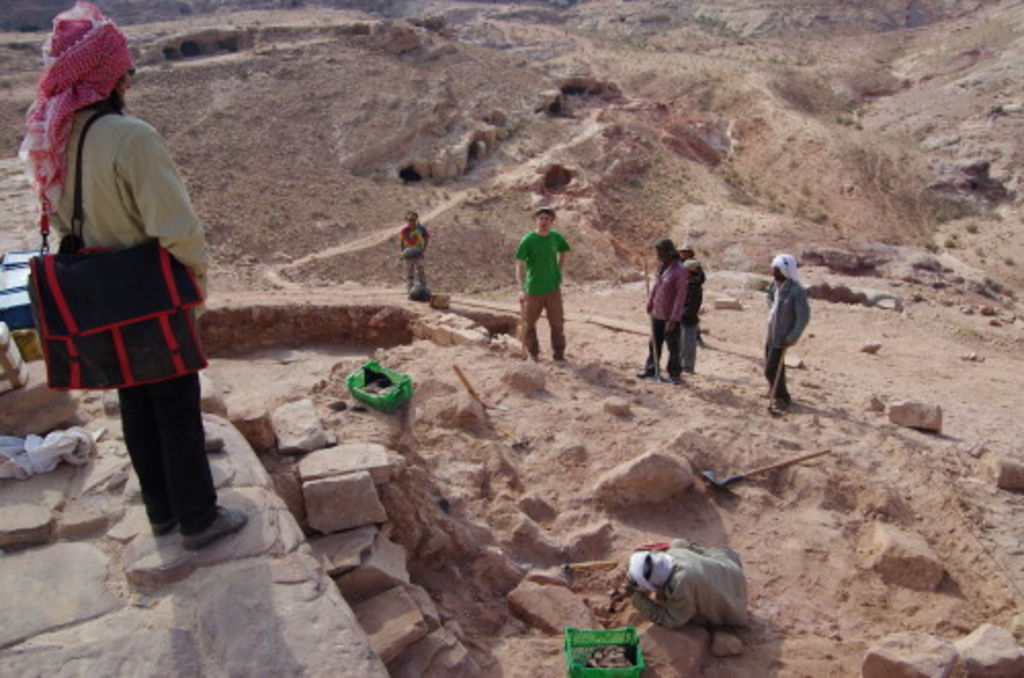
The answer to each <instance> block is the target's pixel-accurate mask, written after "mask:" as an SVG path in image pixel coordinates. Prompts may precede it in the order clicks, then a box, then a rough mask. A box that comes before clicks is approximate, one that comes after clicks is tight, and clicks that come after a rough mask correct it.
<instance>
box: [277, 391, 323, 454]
mask: <svg viewBox="0 0 1024 678" xmlns="http://www.w3.org/2000/svg"><path fill="white" fill-rule="evenodd" d="M270 419H271V422H273V425H274V434H275V435H276V436H277V451H278V453H279V454H302V453H305V452H313V451H314V450H319V449H321V448H323V447H324V446H326V445H327V432H326V431H324V427H323V425H322V424H321V423H320V417H319V416H317V413H316V408H314V407H313V401H312V400H310V399H309V398H303V399H301V400H295V401H292V402H290V403H285V404H284V405H281V406H280V407H278V408H277V409H276V410H274V412H273V413H272V414H271V415H270Z"/></svg>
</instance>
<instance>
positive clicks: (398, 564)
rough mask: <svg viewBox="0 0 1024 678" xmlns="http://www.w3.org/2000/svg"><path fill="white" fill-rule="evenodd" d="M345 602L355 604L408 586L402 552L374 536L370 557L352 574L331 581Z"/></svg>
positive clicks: (367, 556)
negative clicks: (396, 587) (336, 586)
mask: <svg viewBox="0 0 1024 678" xmlns="http://www.w3.org/2000/svg"><path fill="white" fill-rule="evenodd" d="M334 581H335V582H336V583H337V584H338V589H339V590H340V591H341V593H342V595H343V596H345V600H347V601H349V602H352V603H357V602H360V601H362V600H366V599H367V598H372V597H373V596H375V595H377V594H378V593H381V592H383V591H386V590H387V589H389V588H392V587H394V586H398V585H399V584H408V583H409V571H408V570H407V569H406V555H405V549H404V548H403V547H402V546H401V545H399V544H396V543H394V542H393V541H391V540H390V539H388V538H386V537H384V536H382V535H378V536H377V539H376V540H375V541H374V542H373V548H372V549H371V550H370V553H369V554H368V555H366V556H364V557H363V562H362V563H361V564H360V565H359V567H357V568H355V569H354V570H349V571H348V572H346V573H345V574H343V575H342V576H340V577H337V578H335V580H334Z"/></svg>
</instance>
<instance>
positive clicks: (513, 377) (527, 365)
mask: <svg viewBox="0 0 1024 678" xmlns="http://www.w3.org/2000/svg"><path fill="white" fill-rule="evenodd" d="M501 380H502V381H503V382H505V383H506V384H508V385H509V386H511V387H512V388H514V389H516V390H517V391H522V392H523V393H533V392H536V391H543V390H544V389H545V387H546V385H547V384H546V377H545V376H544V370H543V369H541V368H540V366H539V365H536V364H534V363H531V362H522V363H516V364H514V365H512V367H509V368H508V369H507V370H505V374H503V375H502V377H501Z"/></svg>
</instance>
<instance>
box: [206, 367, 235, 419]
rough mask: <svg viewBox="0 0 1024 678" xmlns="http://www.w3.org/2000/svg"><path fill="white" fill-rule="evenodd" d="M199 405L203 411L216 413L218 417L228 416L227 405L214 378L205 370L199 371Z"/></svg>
mask: <svg viewBox="0 0 1024 678" xmlns="http://www.w3.org/2000/svg"><path fill="white" fill-rule="evenodd" d="M199 393H200V406H201V407H202V410H203V412H209V413H210V414H216V415H217V416H218V417H227V416H228V405H227V403H226V402H225V401H224V395H223V393H222V392H221V389H220V386H218V385H217V382H216V380H215V379H214V378H213V377H211V376H210V375H209V374H208V373H207V372H200V373H199Z"/></svg>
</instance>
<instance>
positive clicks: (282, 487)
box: [270, 471, 309, 530]
mask: <svg viewBox="0 0 1024 678" xmlns="http://www.w3.org/2000/svg"><path fill="white" fill-rule="evenodd" d="M270 482H271V484H272V485H273V487H274V492H277V496H279V497H281V501H283V502H284V505H285V506H287V507H288V510H289V511H291V514H292V517H293V518H295V522H297V523H298V524H299V527H301V528H302V529H303V530H305V529H306V528H308V527H309V522H308V521H307V520H306V500H305V498H303V496H302V483H301V482H299V479H298V478H296V477H295V474H294V473H292V472H291V471H282V472H281V473H272V474H270Z"/></svg>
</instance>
